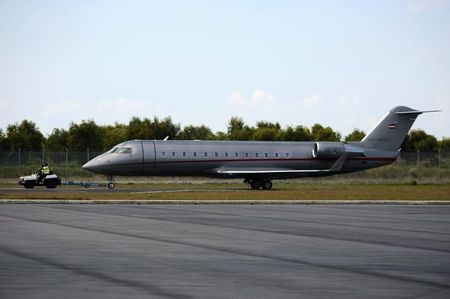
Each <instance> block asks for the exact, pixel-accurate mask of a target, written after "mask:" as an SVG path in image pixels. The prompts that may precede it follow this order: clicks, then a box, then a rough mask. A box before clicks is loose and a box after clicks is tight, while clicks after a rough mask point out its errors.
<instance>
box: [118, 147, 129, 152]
mask: <svg viewBox="0 0 450 299" xmlns="http://www.w3.org/2000/svg"><path fill="white" fill-rule="evenodd" d="M119 154H131V147H122V148H121V149H120V151H119Z"/></svg>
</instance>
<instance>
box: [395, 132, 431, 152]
mask: <svg viewBox="0 0 450 299" xmlns="http://www.w3.org/2000/svg"><path fill="white" fill-rule="evenodd" d="M401 149H402V152H412V151H424V152H426V151H437V150H438V142H437V139H436V137H434V136H432V135H428V134H427V133H425V131H424V130H420V129H419V130H412V131H411V132H410V133H409V134H408V135H407V136H406V138H405V140H404V141H403V143H402V145H401Z"/></svg>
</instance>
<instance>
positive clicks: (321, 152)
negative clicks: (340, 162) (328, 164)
mask: <svg viewBox="0 0 450 299" xmlns="http://www.w3.org/2000/svg"><path fill="white" fill-rule="evenodd" d="M344 153H345V154H346V155H347V156H349V157H362V156H365V153H364V149H362V148H360V147H357V146H354V145H350V144H345V143H342V142H314V145H313V149H312V155H313V157H314V158H317V159H333V158H339V157H340V156H341V155H342V154H344Z"/></svg>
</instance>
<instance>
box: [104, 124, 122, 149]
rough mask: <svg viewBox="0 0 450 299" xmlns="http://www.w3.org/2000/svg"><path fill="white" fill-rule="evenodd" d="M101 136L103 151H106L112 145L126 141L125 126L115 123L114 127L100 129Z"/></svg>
mask: <svg viewBox="0 0 450 299" xmlns="http://www.w3.org/2000/svg"><path fill="white" fill-rule="evenodd" d="M101 131H102V136H103V149H104V150H107V149H110V148H112V147H113V146H114V145H116V144H119V143H122V142H124V141H126V140H127V125H124V124H119V123H117V122H116V123H115V124H114V126H111V125H108V126H103V127H101Z"/></svg>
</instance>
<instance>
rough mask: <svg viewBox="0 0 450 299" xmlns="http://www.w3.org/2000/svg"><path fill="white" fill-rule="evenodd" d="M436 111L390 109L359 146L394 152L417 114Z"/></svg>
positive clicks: (400, 107)
mask: <svg viewBox="0 0 450 299" xmlns="http://www.w3.org/2000/svg"><path fill="white" fill-rule="evenodd" d="M438 111H440V110H430V111H418V110H414V109H411V108H409V107H405V106H397V107H395V108H392V109H391V110H390V111H389V112H388V113H387V114H386V115H385V117H384V118H383V119H382V120H381V121H380V122H379V123H378V124H377V125H376V126H375V127H374V128H373V129H372V130H371V131H370V132H369V134H367V135H366V136H365V137H364V138H363V140H361V146H363V147H369V148H375V149H380V150H388V151H396V150H398V149H399V148H400V145H401V144H402V142H403V140H404V139H405V137H406V134H408V131H409V129H410V128H411V126H412V125H413V123H414V121H415V120H416V118H417V116H418V115H419V114H422V113H425V112H438Z"/></svg>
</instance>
